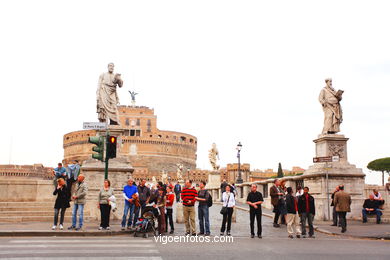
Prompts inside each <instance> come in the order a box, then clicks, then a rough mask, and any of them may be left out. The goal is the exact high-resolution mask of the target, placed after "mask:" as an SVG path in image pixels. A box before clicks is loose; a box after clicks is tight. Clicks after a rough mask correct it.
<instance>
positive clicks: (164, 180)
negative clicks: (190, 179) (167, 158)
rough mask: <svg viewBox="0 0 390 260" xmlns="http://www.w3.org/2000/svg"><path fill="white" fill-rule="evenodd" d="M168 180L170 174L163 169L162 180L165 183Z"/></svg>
mask: <svg viewBox="0 0 390 260" xmlns="http://www.w3.org/2000/svg"><path fill="white" fill-rule="evenodd" d="M167 180H168V174H167V173H166V172H165V171H163V172H162V173H161V181H162V183H164V184H165V183H166V182H167Z"/></svg>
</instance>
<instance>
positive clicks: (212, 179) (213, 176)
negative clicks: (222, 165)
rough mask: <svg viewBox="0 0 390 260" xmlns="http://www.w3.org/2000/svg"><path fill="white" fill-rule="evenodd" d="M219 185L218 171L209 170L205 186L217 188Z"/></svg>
mask: <svg viewBox="0 0 390 260" xmlns="http://www.w3.org/2000/svg"><path fill="white" fill-rule="evenodd" d="M220 185H221V175H220V174H219V172H216V171H214V172H210V173H209V176H208V180H207V188H210V189H211V188H218V187H219V186H220Z"/></svg>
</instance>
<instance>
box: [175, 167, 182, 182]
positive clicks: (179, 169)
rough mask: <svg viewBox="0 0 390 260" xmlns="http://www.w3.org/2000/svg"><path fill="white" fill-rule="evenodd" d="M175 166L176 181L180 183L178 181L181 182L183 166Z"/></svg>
mask: <svg viewBox="0 0 390 260" xmlns="http://www.w3.org/2000/svg"><path fill="white" fill-rule="evenodd" d="M176 166H177V172H176V177H177V180H178V181H180V180H183V174H182V171H183V167H184V166H183V164H180V163H178V164H176Z"/></svg>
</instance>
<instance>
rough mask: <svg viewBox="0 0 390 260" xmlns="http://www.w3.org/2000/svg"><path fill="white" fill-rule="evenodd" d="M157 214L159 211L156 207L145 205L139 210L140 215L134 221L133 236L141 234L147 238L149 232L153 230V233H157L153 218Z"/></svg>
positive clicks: (156, 216) (155, 217)
mask: <svg viewBox="0 0 390 260" xmlns="http://www.w3.org/2000/svg"><path fill="white" fill-rule="evenodd" d="M159 214H160V212H159V210H158V209H157V208H154V207H153V206H146V207H145V208H144V209H143V210H142V212H141V217H140V218H138V220H137V222H136V223H135V231H134V237H137V236H138V234H142V235H143V237H144V238H148V237H149V233H151V232H153V235H157V233H158V232H157V229H156V225H155V220H156V219H157V218H158V216H159Z"/></svg>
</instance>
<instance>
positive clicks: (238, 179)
mask: <svg viewBox="0 0 390 260" xmlns="http://www.w3.org/2000/svg"><path fill="white" fill-rule="evenodd" d="M241 148H242V144H241V142H238V144H237V147H236V149H237V158H238V176H237V181H236V183H237V184H240V183H243V182H244V181H243V180H242V177H241V165H240V156H241V155H240V153H241Z"/></svg>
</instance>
